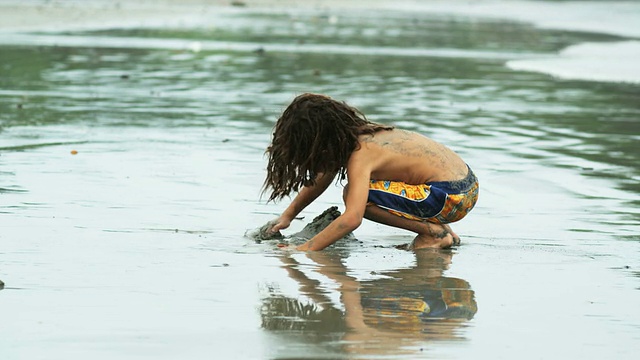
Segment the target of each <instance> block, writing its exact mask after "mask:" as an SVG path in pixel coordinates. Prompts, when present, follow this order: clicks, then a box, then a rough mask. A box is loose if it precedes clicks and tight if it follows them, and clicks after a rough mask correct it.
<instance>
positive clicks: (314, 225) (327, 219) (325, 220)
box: [244, 206, 355, 242]
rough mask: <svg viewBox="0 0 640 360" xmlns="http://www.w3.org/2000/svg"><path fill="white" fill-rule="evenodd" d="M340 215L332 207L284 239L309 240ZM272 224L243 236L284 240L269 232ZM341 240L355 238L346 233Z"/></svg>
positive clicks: (278, 235)
mask: <svg viewBox="0 0 640 360" xmlns="http://www.w3.org/2000/svg"><path fill="white" fill-rule="evenodd" d="M340 215H342V213H340V211H339V210H338V207H337V206H332V207H330V208H328V209H327V210H325V211H324V212H323V213H322V214H320V215H318V216H316V217H315V218H314V219H313V220H312V221H311V222H310V223H308V224H307V225H305V227H304V228H303V229H302V230H300V231H298V232H297V233H294V234H292V235H291V236H287V237H286V238H294V239H306V240H308V239H311V238H312V237H314V236H315V235H316V234H318V233H319V232H321V231H322V230H324V229H325V228H326V227H327V226H329V224H331V223H332V222H333V220H335V219H337V218H338V217H339V216H340ZM273 224H274V222H273V221H270V222H268V223H266V224H264V225H263V226H261V227H260V228H258V229H253V230H247V232H245V233H244V236H246V237H248V238H251V239H253V240H256V241H258V242H259V241H262V240H281V239H284V238H285V236H283V235H282V233H280V232H279V231H276V232H275V233H273V232H270V231H269V229H271V227H272V226H273ZM343 239H347V240H354V239H355V236H354V235H353V233H348V234H347V235H345V236H344V237H343Z"/></svg>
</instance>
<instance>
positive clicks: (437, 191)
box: [369, 168, 478, 224]
mask: <svg viewBox="0 0 640 360" xmlns="http://www.w3.org/2000/svg"><path fill="white" fill-rule="evenodd" d="M477 200H478V179H477V178H476V176H475V175H474V174H473V171H471V168H469V172H468V174H467V176H466V177H465V178H464V179H462V180H456V181H436V182H428V183H426V184H423V185H409V184H405V183H403V182H396V181H385V180H371V182H370V183H369V202H370V203H373V204H375V205H377V206H379V207H381V208H383V209H386V210H388V211H389V212H391V213H393V214H395V215H398V216H402V217H405V218H407V219H411V220H420V221H429V222H432V223H436V224H448V223H452V222H454V221H458V220H460V219H462V218H463V217H465V215H467V213H468V212H469V211H471V209H473V206H474V205H475V204H476V201H477Z"/></svg>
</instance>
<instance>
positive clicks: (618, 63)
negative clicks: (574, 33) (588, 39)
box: [507, 41, 640, 83]
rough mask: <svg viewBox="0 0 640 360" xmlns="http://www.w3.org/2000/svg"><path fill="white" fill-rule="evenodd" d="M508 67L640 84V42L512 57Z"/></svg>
mask: <svg viewBox="0 0 640 360" xmlns="http://www.w3.org/2000/svg"><path fill="white" fill-rule="evenodd" d="M507 66H508V67H509V68H511V69H513V70H521V71H534V72H542V73H547V74H550V75H552V76H555V77H558V78H561V79H572V80H591V81H603V82H625V83H640V41H621V42H614V43H583V44H579V45H574V46H569V47H568V48H566V49H564V50H562V51H561V52H560V54H559V55H558V56H554V57H551V58H546V59H545V58H538V59H527V60H513V61H508V62H507Z"/></svg>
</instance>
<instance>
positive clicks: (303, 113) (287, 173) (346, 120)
mask: <svg viewBox="0 0 640 360" xmlns="http://www.w3.org/2000/svg"><path fill="white" fill-rule="evenodd" d="M391 129H393V126H386V125H381V124H376V123H373V122H370V121H368V120H367V119H366V117H365V116H364V114H363V113H362V112H360V111H359V110H358V109H356V108H354V107H351V106H349V105H347V104H346V103H344V102H339V101H336V100H333V99H331V98H330V97H328V96H324V95H318V94H308V93H307V94H302V95H300V96H298V97H296V98H295V99H294V100H293V102H292V103H291V104H290V105H289V106H288V107H287V108H286V109H285V111H284V113H283V114H282V116H280V118H279V119H278V121H277V122H276V125H275V129H274V132H273V140H272V141H271V145H270V146H269V147H268V148H267V151H266V153H267V154H269V163H268V165H267V178H266V179H265V181H264V185H263V191H266V190H267V189H268V188H271V189H272V192H271V195H270V196H269V201H272V200H279V199H282V198H283V197H285V196H287V195H289V193H291V191H298V189H300V188H301V187H302V186H304V185H314V184H315V179H316V175H317V174H318V173H339V174H340V178H341V179H344V178H345V176H346V166H347V161H348V160H349V157H350V156H351V153H352V152H353V151H355V150H357V149H358V148H359V144H358V136H359V135H363V134H373V133H375V132H377V131H379V130H391Z"/></svg>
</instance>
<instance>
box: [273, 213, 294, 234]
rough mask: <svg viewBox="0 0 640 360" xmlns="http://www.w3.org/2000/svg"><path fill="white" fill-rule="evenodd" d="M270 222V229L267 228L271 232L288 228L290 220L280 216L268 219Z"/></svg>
mask: <svg viewBox="0 0 640 360" xmlns="http://www.w3.org/2000/svg"><path fill="white" fill-rule="evenodd" d="M270 224H273V225H272V226H271V229H269V232H270V233H272V234H273V233H276V232H278V231H280V230H282V229H286V228H288V227H289V225H291V220H290V219H288V218H286V217H282V216H280V217H279V218H277V219H275V220H272V221H270Z"/></svg>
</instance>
